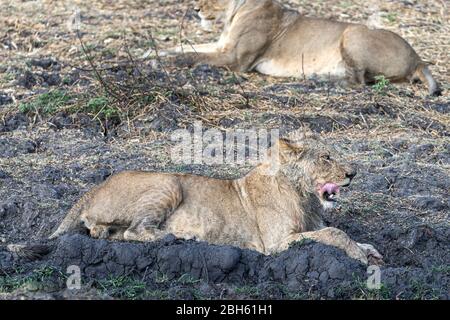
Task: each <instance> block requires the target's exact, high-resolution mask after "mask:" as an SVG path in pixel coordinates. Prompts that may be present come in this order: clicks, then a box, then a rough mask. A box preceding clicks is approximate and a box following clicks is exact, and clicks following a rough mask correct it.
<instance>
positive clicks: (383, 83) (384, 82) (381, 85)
mask: <svg viewBox="0 0 450 320" xmlns="http://www.w3.org/2000/svg"><path fill="white" fill-rule="evenodd" d="M375 81H376V82H375V84H374V85H373V86H372V88H373V89H374V90H375V91H376V92H377V93H378V94H386V92H387V91H388V90H389V89H390V86H391V83H390V81H389V80H388V79H386V78H385V76H383V75H379V76H376V77H375Z"/></svg>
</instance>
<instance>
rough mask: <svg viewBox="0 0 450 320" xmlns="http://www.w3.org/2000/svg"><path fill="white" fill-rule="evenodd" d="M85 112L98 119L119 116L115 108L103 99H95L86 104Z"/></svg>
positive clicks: (106, 99)
mask: <svg viewBox="0 0 450 320" xmlns="http://www.w3.org/2000/svg"><path fill="white" fill-rule="evenodd" d="M86 111H87V112H89V113H92V114H94V115H95V116H97V117H100V118H106V119H109V118H112V117H114V116H117V115H118V114H119V112H118V110H117V108H115V107H113V106H111V105H110V101H109V100H108V98H105V97H95V98H92V99H90V100H89V101H88V102H87V104H86Z"/></svg>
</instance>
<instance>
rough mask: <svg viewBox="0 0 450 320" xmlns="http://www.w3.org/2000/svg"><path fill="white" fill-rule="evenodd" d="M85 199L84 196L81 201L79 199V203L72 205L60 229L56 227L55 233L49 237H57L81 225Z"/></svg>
mask: <svg viewBox="0 0 450 320" xmlns="http://www.w3.org/2000/svg"><path fill="white" fill-rule="evenodd" d="M83 200H85V198H84V197H83V198H82V199H81V200H80V201H78V203H76V204H75V205H74V206H73V207H72V209H70V211H69V213H67V215H66V217H65V218H64V220H63V221H62V222H61V224H60V225H59V227H58V229H56V231H55V232H53V234H52V235H51V236H50V237H48V238H49V239H54V238H57V237H59V236H60V235H62V234H64V233H66V232H68V231H70V230H74V229H77V228H78V227H80V226H81V220H80V216H81V213H82V212H83V208H84V203H85V201H83Z"/></svg>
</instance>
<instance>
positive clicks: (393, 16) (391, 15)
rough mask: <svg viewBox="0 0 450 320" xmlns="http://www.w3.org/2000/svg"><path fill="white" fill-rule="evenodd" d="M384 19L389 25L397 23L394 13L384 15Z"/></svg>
mask: <svg viewBox="0 0 450 320" xmlns="http://www.w3.org/2000/svg"><path fill="white" fill-rule="evenodd" d="M384 17H385V18H386V20H387V21H389V22H390V23H394V22H395V21H397V13H395V12H389V13H388V14H386V15H385V16H384Z"/></svg>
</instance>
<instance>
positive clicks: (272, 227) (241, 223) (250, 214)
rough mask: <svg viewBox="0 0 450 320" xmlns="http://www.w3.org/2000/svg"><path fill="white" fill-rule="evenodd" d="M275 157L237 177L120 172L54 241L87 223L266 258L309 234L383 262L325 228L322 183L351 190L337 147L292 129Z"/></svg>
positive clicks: (110, 233) (138, 237)
mask: <svg viewBox="0 0 450 320" xmlns="http://www.w3.org/2000/svg"><path fill="white" fill-rule="evenodd" d="M270 155H271V156H270V157H268V159H267V160H266V161H264V162H263V163H261V164H260V165H258V166H256V167H255V168H254V169H253V170H251V171H250V172H249V173H248V174H246V175H245V176H243V177H241V178H239V179H234V180H226V179H214V178H210V177H205V176H197V175H191V174H178V173H152V172H139V171H128V172H122V173H119V174H117V175H114V176H112V177H111V178H109V179H108V180H107V181H106V182H105V183H103V184H102V185H100V186H99V187H97V188H95V189H94V190H93V191H91V192H89V193H88V194H87V195H86V196H84V197H83V198H82V199H81V200H80V201H79V202H78V203H77V204H76V205H75V206H74V207H73V209H72V210H71V211H70V212H69V213H68V215H67V217H66V218H65V219H64V220H63V222H62V223H61V225H60V226H59V228H58V229H57V231H56V232H55V233H54V234H53V235H52V236H51V237H57V236H59V235H61V234H62V233H64V232H67V231H70V230H72V229H74V228H76V227H77V226H79V225H80V224H84V226H85V227H87V228H88V229H89V230H90V234H91V236H93V237H96V238H108V239H116V240H131V241H133V240H134V241H153V240H157V239H159V238H161V237H163V236H164V235H166V234H169V233H171V234H174V235H175V236H177V237H180V238H185V239H191V238H194V239H199V240H204V241H207V242H209V243H212V244H228V245H234V246H238V247H241V248H250V249H254V250H257V251H259V252H262V253H265V254H270V253H273V252H279V251H282V250H285V249H287V248H288V246H289V245H290V244H291V243H292V242H294V241H298V240H301V239H303V238H305V237H306V238H310V239H314V240H316V241H319V242H323V243H326V244H329V245H334V246H336V247H339V248H341V249H342V250H345V252H347V254H348V255H349V256H351V257H353V258H355V259H358V260H360V261H362V262H364V263H367V261H368V260H367V256H368V255H370V254H372V255H374V256H376V257H377V258H378V257H380V256H379V254H378V253H377V252H376V250H375V249H373V250H367V246H366V247H364V246H361V245H359V244H357V243H356V242H354V241H352V240H351V239H350V238H349V237H348V236H347V235H346V234H345V233H344V232H343V231H340V230H338V229H335V228H324V224H323V221H322V213H323V210H324V203H327V204H329V203H328V201H326V199H324V198H323V195H321V194H320V193H319V192H318V190H317V185H319V184H324V183H327V182H334V183H337V184H340V185H348V183H350V180H351V178H352V177H353V176H354V174H355V172H354V170H353V169H352V168H351V167H350V166H347V165H343V164H341V162H340V160H339V158H338V157H337V154H336V152H335V151H334V150H333V149H331V148H330V147H328V146H327V145H325V144H324V143H323V142H322V141H321V140H320V139H319V138H318V137H317V136H315V135H313V134H311V133H300V132H294V133H292V134H291V135H290V136H289V137H287V138H283V139H280V140H279V141H278V143H276V144H275V146H273V147H272V148H271V149H270ZM277 155H278V156H279V157H276V156H277ZM275 159H278V160H277V161H275ZM276 165H278V166H276ZM274 168H277V169H278V170H275V171H274V170H273V169H274Z"/></svg>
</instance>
